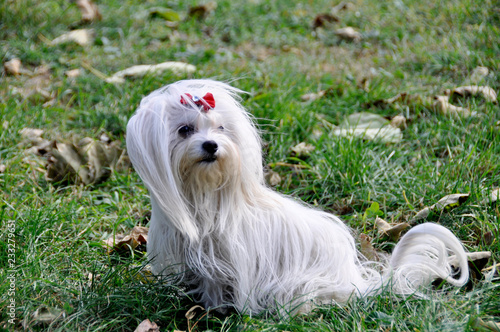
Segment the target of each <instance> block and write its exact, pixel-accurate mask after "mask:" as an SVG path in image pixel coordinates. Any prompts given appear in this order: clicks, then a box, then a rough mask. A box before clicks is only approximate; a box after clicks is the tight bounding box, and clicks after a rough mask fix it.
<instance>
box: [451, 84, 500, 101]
mask: <svg viewBox="0 0 500 332" xmlns="http://www.w3.org/2000/svg"><path fill="white" fill-rule="evenodd" d="M445 94H446V95H448V96H453V95H457V96H460V97H470V96H477V95H481V96H482V97H483V98H484V99H486V100H487V101H489V102H492V103H496V102H497V93H496V92H495V90H493V89H492V88H490V87H489V86H477V85H468V86H461V87H458V88H454V89H452V90H446V91H445Z"/></svg>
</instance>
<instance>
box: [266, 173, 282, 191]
mask: <svg viewBox="0 0 500 332" xmlns="http://www.w3.org/2000/svg"><path fill="white" fill-rule="evenodd" d="M265 178H266V180H267V183H269V185H271V186H273V187H276V186H277V185H279V184H280V183H281V176H280V175H279V174H278V173H277V172H275V171H273V170H269V171H267V172H266V173H265Z"/></svg>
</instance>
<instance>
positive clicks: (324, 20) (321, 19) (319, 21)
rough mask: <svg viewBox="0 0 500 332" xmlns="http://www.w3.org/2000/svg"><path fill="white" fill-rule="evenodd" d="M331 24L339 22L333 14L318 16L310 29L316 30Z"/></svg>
mask: <svg viewBox="0 0 500 332" xmlns="http://www.w3.org/2000/svg"><path fill="white" fill-rule="evenodd" d="M333 22H340V19H339V18H338V17H337V16H336V15H333V14H318V15H316V17H315V18H314V21H313V24H312V28H313V29H317V28H320V27H323V26H325V25H328V24H330V23H333Z"/></svg>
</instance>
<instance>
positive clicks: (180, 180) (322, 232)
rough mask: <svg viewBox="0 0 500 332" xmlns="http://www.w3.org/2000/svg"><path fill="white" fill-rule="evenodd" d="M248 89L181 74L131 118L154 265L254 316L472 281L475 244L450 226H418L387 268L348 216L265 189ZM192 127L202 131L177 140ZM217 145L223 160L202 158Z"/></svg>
mask: <svg viewBox="0 0 500 332" xmlns="http://www.w3.org/2000/svg"><path fill="white" fill-rule="evenodd" d="M207 92H211V93H212V94H213V95H214V98H215V103H216V104H215V107H214V109H211V110H209V111H208V112H204V111H203V110H202V109H200V107H198V106H197V105H195V103H193V102H192V101H191V100H190V99H189V97H188V96H187V95H186V94H187V93H188V94H190V95H192V96H199V97H202V96H204V95H205V94H206V93H207ZM240 93H241V91H240V90H238V89H235V88H233V87H231V86H229V85H227V84H224V83H220V82H216V81H212V80H185V81H179V82H177V83H174V84H171V85H168V86H166V87H164V88H161V89H159V90H157V91H154V92H153V93H151V94H150V95H149V96H147V97H145V98H144V99H143V100H142V101H141V103H140V106H139V108H138V109H137V112H136V113H135V115H134V116H133V117H132V118H131V119H130V121H129V123H128V126H127V148H128V153H129V155H130V158H131V160H132V164H133V165H134V167H135V169H136V171H137V172H138V173H139V175H140V177H141V178H142V180H143V181H144V183H145V185H146V186H147V188H148V189H149V192H150V195H151V205H152V217H151V223H150V230H149V241H148V255H149V256H150V257H151V258H152V259H153V270H154V272H156V273H164V274H171V273H177V274H179V276H180V278H181V280H182V281H183V282H185V283H187V284H189V285H191V287H193V293H195V294H198V295H199V299H200V301H201V302H203V303H204V305H205V306H206V307H221V306H233V307H235V308H236V309H238V310H240V311H246V312H248V313H258V312H260V311H262V310H265V309H270V310H274V309H276V308H281V309H285V310H286V311H290V312H295V311H297V310H301V311H307V310H309V309H310V308H311V305H310V304H314V303H325V302H336V303H345V302H346V301H348V300H349V298H351V297H352V296H363V295H367V294H369V293H374V292H377V291H378V290H380V289H381V288H382V286H387V285H388V286H389V287H391V288H392V290H393V291H394V292H396V293H401V294H411V293H415V292H417V291H418V290H419V288H421V287H422V286H425V285H428V284H429V283H430V282H431V281H432V280H434V279H436V278H442V279H444V280H447V281H448V282H450V283H451V284H453V285H456V286H461V285H463V284H465V283H466V281H467V279H468V267H467V259H466V255H465V251H464V249H463V247H462V245H461V243H460V242H459V240H458V239H457V238H456V237H455V236H454V235H453V234H452V233H451V232H450V231H449V230H447V229H446V228H444V227H442V226H439V225H436V224H430V223H427V224H423V225H419V226H416V227H414V228H412V229H411V230H410V231H409V232H408V233H407V234H406V235H405V236H404V237H403V238H402V239H401V241H400V242H399V244H398V245H397V246H396V247H395V249H394V252H393V254H392V257H391V258H390V260H389V262H388V264H385V265H383V266H382V267H380V264H377V263H375V262H369V261H366V260H365V259H363V257H362V256H361V255H360V253H359V252H358V251H357V249H356V245H355V241H354V238H353V236H352V235H351V232H350V230H349V229H348V227H347V226H346V225H345V224H344V223H343V222H342V221H341V220H340V219H339V218H337V217H336V216H334V215H332V214H328V213H325V212H322V211H320V210H317V209H314V208H311V207H310V206H307V205H305V204H303V203H301V202H298V201H296V200H293V199H291V198H288V197H285V196H283V195H281V194H279V193H277V192H275V191H273V190H272V189H270V188H268V187H266V185H265V183H264V176H263V170H262V168H263V163H262V154H261V141H260V138H259V135H258V131H257V130H256V128H255V126H254V124H253V122H252V121H251V119H250V117H249V115H248V113H247V112H246V111H245V110H244V108H243V107H242V106H241V105H240V104H239V102H238V94H240ZM181 97H184V98H185V100H187V104H186V103H184V104H182V103H181V102H180V100H181ZM184 125H192V126H193V127H194V129H195V130H194V132H193V134H192V135H189V136H188V137H183V136H182V135H179V133H178V129H179V128H180V127H182V126H184ZM221 126H222V127H223V129H221ZM209 140H210V141H215V142H216V143H217V145H218V150H217V153H216V156H217V160H216V161H214V162H212V163H207V162H200V160H201V159H202V158H203V156H204V153H205V152H204V151H203V149H202V147H201V145H202V144H203V142H205V141H209ZM451 255H456V256H457V257H458V258H459V261H460V266H459V268H460V277H459V278H458V279H456V278H454V276H453V275H452V268H451V266H450V264H449V256H451Z"/></svg>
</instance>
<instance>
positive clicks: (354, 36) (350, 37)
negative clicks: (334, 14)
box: [334, 27, 361, 42]
mask: <svg viewBox="0 0 500 332" xmlns="http://www.w3.org/2000/svg"><path fill="white" fill-rule="evenodd" d="M334 34H335V35H336V36H337V37H339V38H340V39H342V40H345V41H350V42H359V41H360V40H361V33H359V32H358V31H356V30H354V28H353V27H345V28H341V29H338V30H335V32H334Z"/></svg>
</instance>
